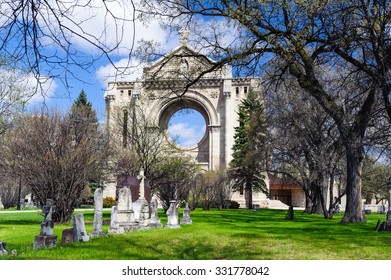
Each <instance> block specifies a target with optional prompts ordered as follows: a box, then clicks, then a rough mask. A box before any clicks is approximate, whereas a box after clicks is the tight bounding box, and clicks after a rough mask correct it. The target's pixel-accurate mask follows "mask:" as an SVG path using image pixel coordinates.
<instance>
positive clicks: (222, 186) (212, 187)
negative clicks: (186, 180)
mask: <svg viewBox="0 0 391 280" xmlns="http://www.w3.org/2000/svg"><path fill="white" fill-rule="evenodd" d="M231 197H232V189H231V185H230V184H229V180H228V178H227V171H226V170H217V171H208V172H205V173H200V174H199V175H197V177H196V180H194V186H193V187H192V188H191V191H190V199H191V200H190V201H191V206H192V207H193V208H195V207H202V208H203V209H204V210H209V209H210V208H211V207H217V208H219V209H221V208H224V207H228V206H229V205H228V204H229V201H230V200H231Z"/></svg>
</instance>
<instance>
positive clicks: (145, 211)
mask: <svg viewBox="0 0 391 280" xmlns="http://www.w3.org/2000/svg"><path fill="white" fill-rule="evenodd" d="M149 217H150V214H149V205H148V202H147V201H146V200H145V203H144V205H143V207H142V209H141V213H140V221H139V227H140V229H143V228H147V226H148V224H149Z"/></svg>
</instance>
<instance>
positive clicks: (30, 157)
mask: <svg viewBox="0 0 391 280" xmlns="http://www.w3.org/2000/svg"><path fill="white" fill-rule="evenodd" d="M73 120H74V119H73V118H70V117H69V115H63V114H61V113H59V112H57V111H53V112H42V113H41V114H35V115H28V116H24V117H23V118H20V119H19V123H18V126H17V128H16V129H15V131H14V132H13V135H12V142H11V143H10V145H9V146H8V147H6V148H7V150H8V153H7V154H8V156H9V157H11V158H12V159H13V160H14V161H15V167H14V170H15V174H17V175H18V176H20V177H21V178H22V180H23V182H24V183H25V184H26V185H28V186H29V188H31V190H32V192H33V193H34V195H35V196H36V198H37V200H38V201H39V202H40V203H41V204H42V205H43V204H44V203H45V202H46V199H49V198H50V199H53V202H54V205H55V207H56V208H55V212H54V213H53V219H54V221H56V222H65V221H67V220H68V219H69V218H70V217H71V214H72V213H73V210H74V209H75V207H76V206H77V205H78V203H79V199H80V195H81V193H82V191H83V190H84V189H85V187H86V186H87V184H88V180H89V179H90V178H89V175H90V174H91V169H95V168H99V164H97V163H99V162H100V161H99V158H98V157H99V153H97V150H99V141H98V140H97V139H99V136H98V131H97V130H95V129H84V128H81V127H80V126H75V122H73ZM86 125H88V126H89V125H91V124H90V123H86ZM76 129H83V130H84V131H86V133H84V134H83V137H79V138H78V139H76V137H75V135H80V134H76V133H75V130H76Z"/></svg>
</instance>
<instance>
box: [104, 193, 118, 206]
mask: <svg viewBox="0 0 391 280" xmlns="http://www.w3.org/2000/svg"><path fill="white" fill-rule="evenodd" d="M115 204H116V201H115V199H114V198H112V197H111V196H107V197H105V198H103V207H104V208H111V207H113V206H115Z"/></svg>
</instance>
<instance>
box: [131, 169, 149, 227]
mask: <svg viewBox="0 0 391 280" xmlns="http://www.w3.org/2000/svg"><path fill="white" fill-rule="evenodd" d="M137 179H139V180H140V184H139V196H138V199H137V200H136V201H135V202H134V203H133V211H134V218H135V221H136V222H137V223H138V227H139V229H143V228H146V227H147V226H148V220H149V205H148V201H147V200H146V199H145V183H144V180H145V176H144V169H143V168H141V169H140V173H139V175H138V176H137Z"/></svg>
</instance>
